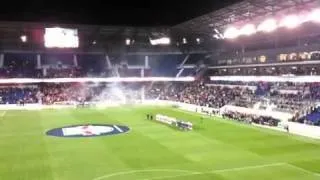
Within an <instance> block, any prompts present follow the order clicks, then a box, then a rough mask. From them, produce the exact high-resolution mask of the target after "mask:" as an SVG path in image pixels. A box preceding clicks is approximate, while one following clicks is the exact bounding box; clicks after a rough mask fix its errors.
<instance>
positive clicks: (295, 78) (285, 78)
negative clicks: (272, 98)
mask: <svg viewBox="0 0 320 180" xmlns="http://www.w3.org/2000/svg"><path fill="white" fill-rule="evenodd" d="M210 80H211V81H241V82H261V81H262V82H296V83H298V82H301V83H308V82H309V83H312V82H320V76H294V75H292V76H211V77H210Z"/></svg>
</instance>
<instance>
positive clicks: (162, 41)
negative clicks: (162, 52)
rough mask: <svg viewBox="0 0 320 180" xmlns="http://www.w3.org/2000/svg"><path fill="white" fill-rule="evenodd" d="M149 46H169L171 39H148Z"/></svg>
mask: <svg viewBox="0 0 320 180" xmlns="http://www.w3.org/2000/svg"><path fill="white" fill-rule="evenodd" d="M150 44H151V45H153V46H155V45H169V44H171V39H170V38H168V37H162V38H159V39H150Z"/></svg>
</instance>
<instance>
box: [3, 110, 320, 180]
mask: <svg viewBox="0 0 320 180" xmlns="http://www.w3.org/2000/svg"><path fill="white" fill-rule="evenodd" d="M150 112H151V113H153V114H157V113H161V114H164V115H168V116H172V117H176V118H181V119H185V120H189V121H192V122H193V123H194V125H195V128H194V130H193V131H191V132H182V131H179V130H176V129H173V128H170V127H168V126H165V125H162V124H159V123H154V122H150V121H148V120H146V119H145V115H146V114H147V113H150ZM0 114H1V113H0ZM200 117H201V116H199V115H196V114H192V113H187V112H182V111H180V110H177V109H173V108H170V107H168V108H167V107H121V108H110V109H106V110H98V109H73V110H43V111H24V112H23V111H6V112H5V114H4V116H2V117H0V180H251V179H259V180H316V179H320V142H319V141H317V140H312V139H307V138H303V137H298V136H292V135H288V134H286V133H282V132H276V131H272V130H267V129H261V128H256V127H252V126H250V125H244V124H239V123H237V122H233V121H229V120H223V119H221V118H207V117H205V118H204V120H203V122H201V120H200ZM88 123H93V124H94V123H99V124H120V125H127V126H129V127H130V128H131V130H130V132H129V133H127V134H120V135H116V136H102V137H94V138H72V139H70V138H58V137H50V136H46V134H45V133H46V131H47V130H50V129H53V128H57V127H63V126H68V125H77V124H88Z"/></svg>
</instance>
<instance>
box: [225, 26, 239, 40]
mask: <svg viewBox="0 0 320 180" xmlns="http://www.w3.org/2000/svg"><path fill="white" fill-rule="evenodd" d="M223 36H224V37H225V38H227V39H235V38H237V37H238V36H239V30H238V29H237V28H235V27H230V28H228V29H226V31H225V32H224V34H223Z"/></svg>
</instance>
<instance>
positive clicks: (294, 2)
mask: <svg viewBox="0 0 320 180" xmlns="http://www.w3.org/2000/svg"><path fill="white" fill-rule="evenodd" d="M319 5H320V3H319V0H245V1H242V2H239V3H236V4H233V5H231V6H228V7H225V8H223V9H220V10H217V11H214V12H211V13H209V14H205V15H203V16H200V17H198V18H195V19H192V20H189V21H187V22H184V23H181V24H178V25H176V26H174V27H173V29H175V30H185V31H189V32H192V33H198V34H210V35H211V34H212V33H214V29H217V30H219V31H222V30H224V29H225V28H227V26H230V25H243V24H245V23H247V22H252V21H258V20H262V19H263V20H264V18H266V17H270V16H271V17H272V16H281V15H283V14H285V13H295V12H303V11H308V10H310V9H312V8H315V7H318V6H319Z"/></svg>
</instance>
